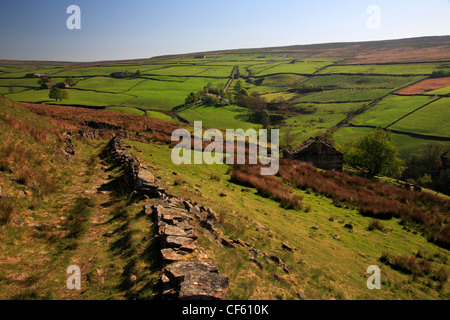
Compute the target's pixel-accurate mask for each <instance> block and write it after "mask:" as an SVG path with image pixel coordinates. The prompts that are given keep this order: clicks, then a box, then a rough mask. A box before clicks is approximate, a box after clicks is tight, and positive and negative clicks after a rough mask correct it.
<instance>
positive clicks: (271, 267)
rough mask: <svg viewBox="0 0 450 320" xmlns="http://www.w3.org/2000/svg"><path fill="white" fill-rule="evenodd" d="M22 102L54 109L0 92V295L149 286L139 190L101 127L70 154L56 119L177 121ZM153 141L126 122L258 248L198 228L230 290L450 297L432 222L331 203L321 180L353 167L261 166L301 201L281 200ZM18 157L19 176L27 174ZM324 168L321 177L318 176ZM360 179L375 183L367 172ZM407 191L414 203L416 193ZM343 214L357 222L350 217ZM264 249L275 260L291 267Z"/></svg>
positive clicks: (152, 244) (143, 153)
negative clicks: (301, 177) (183, 161)
mask: <svg viewBox="0 0 450 320" xmlns="http://www.w3.org/2000/svg"><path fill="white" fill-rule="evenodd" d="M27 108H29V109H30V110H35V112H37V113H39V114H42V115H45V117H46V118H47V119H53V120H52V121H49V120H45V119H44V118H41V117H40V116H37V115H36V114H34V113H32V112H30V111H28V109H26V108H24V107H23V106H22V105H20V104H18V103H15V102H12V101H11V100H9V99H6V98H1V101H0V125H1V126H2V129H3V130H1V131H0V134H1V135H2V136H1V137H2V139H1V141H2V145H1V146H2V147H1V149H0V159H1V160H2V167H1V168H0V185H1V189H2V191H4V193H5V194H6V197H1V200H0V213H1V217H2V219H3V220H2V221H1V224H0V248H1V250H0V286H1V288H2V290H1V292H0V298H2V299H11V298H13V299H101V300H104V299H158V298H159V296H160V293H161V292H160V287H159V285H158V283H159V282H158V280H159V279H160V276H161V269H162V265H161V259H160V256H159V253H158V252H159V249H158V248H159V247H158V241H156V240H155V237H154V236H155V235H154V234H153V232H154V231H153V230H154V228H152V226H153V223H154V221H153V220H152V219H151V218H149V217H147V216H145V215H143V214H142V208H143V207H144V204H145V203H147V200H144V199H139V198H136V197H134V196H132V195H130V194H128V193H127V192H125V190H124V189H123V188H122V186H123V182H122V180H121V179H120V177H121V175H122V172H121V169H120V168H118V167H117V166H113V165H112V163H111V162H110V160H109V159H108V153H107V152H106V151H105V150H106V145H107V142H108V140H107V139H98V140H88V139H81V138H74V139H73V143H74V149H75V156H68V155H67V154H65V153H64V152H63V149H64V136H63V133H64V132H65V131H66V130H67V129H65V127H71V128H74V127H75V128H78V127H79V125H80V124H81V123H82V122H84V121H90V120H95V119H101V120H102V121H106V122H109V123H113V124H116V125H121V126H125V127H127V128H129V129H130V131H134V130H140V129H139V128H142V126H141V124H140V122H139V121H144V120H145V121H146V123H147V125H148V126H150V127H151V128H152V129H153V130H162V131H163V132H164V130H165V129H167V130H166V131H167V134H169V133H170V132H171V130H172V129H173V128H175V127H177V126H179V125H177V124H176V123H174V122H173V121H172V122H163V121H161V120H158V119H151V118H144V117H142V116H140V115H136V114H125V113H118V112H111V111H106V110H87V109H82V110H80V109H78V108H70V107H59V106H54V108H55V110H49V109H48V108H47V109H46V107H45V106H40V107H38V106H31V105H29V106H28V105H27ZM139 119H143V120H139ZM213 120H214V118H213V117H211V121H213ZM55 123H58V124H55ZM172 126H173V127H172ZM72 130H73V129H72ZM43 133H45V135H44V134H43ZM109 136H112V133H109ZM157 141H166V140H164V139H161V137H160V136H158V133H157V132H156V131H153V133H140V135H135V134H134V133H132V134H131V136H130V140H129V141H128V143H129V145H130V146H131V148H130V149H129V150H130V151H131V152H132V153H134V154H135V155H137V156H139V157H140V158H141V159H142V160H143V164H144V165H145V166H147V167H148V168H149V169H150V170H151V171H152V172H153V173H154V174H155V176H158V177H159V178H160V179H161V180H162V181H163V183H164V187H165V188H166V189H167V192H169V193H171V194H174V195H177V196H181V197H184V198H187V199H191V200H192V201H193V202H197V203H199V204H201V205H203V206H205V207H211V208H213V209H214V210H215V211H216V212H217V214H218V218H219V222H220V224H221V225H222V227H221V230H222V231H223V233H224V234H225V236H227V237H229V238H231V239H233V240H242V241H244V242H247V243H249V244H251V245H252V246H253V247H254V248H255V249H256V250H257V251H255V252H258V253H257V255H256V258H254V257H253V256H252V255H251V254H250V253H249V251H248V250H247V249H245V248H243V247H240V246H238V247H237V248H234V249H232V248H226V247H223V246H221V245H219V244H218V243H217V241H216V240H214V239H212V238H211V236H210V235H208V233H204V232H199V239H198V241H199V245H200V247H201V248H202V249H201V252H200V253H201V256H202V257H203V259H205V260H207V261H210V262H212V263H213V264H214V265H216V266H217V267H218V268H219V270H220V273H221V274H225V275H226V276H228V277H229V278H230V292H229V298H230V299H292V300H295V299H299V297H300V296H299V293H302V295H303V296H306V298H307V299H332V298H333V299H448V298H449V287H448V280H447V278H448V276H446V275H447V274H448V272H449V271H450V270H449V265H448V250H447V249H444V248H443V247H442V246H441V247H440V246H438V245H436V244H435V243H433V242H430V241H427V237H428V232H429V230H428V229H427V228H422V227H423V226H424V225H423V224H422V225H421V224H419V225H415V224H412V223H411V222H407V223H404V222H402V221H404V217H403V216H395V215H394V216H393V217H392V218H391V219H388V220H381V221H379V220H374V219H376V218H378V219H381V218H380V217H378V216H375V217H369V216H367V215H363V214H361V213H362V212H361V207H360V206H359V204H357V203H356V204H355V203H352V202H350V201H349V200H345V201H341V202H336V199H334V198H333V196H332V195H331V194H328V193H326V192H324V191H321V190H319V189H317V188H316V187H320V186H321V187H323V188H326V187H330V188H331V189H332V190H335V191H339V190H341V189H340V188H337V187H334V185H333V183H335V182H333V181H335V180H333V179H337V178H339V179H349V180H348V181H353V180H354V182H355V183H356V182H357V181H360V180H358V178H356V177H354V178H352V177H350V176H346V175H343V176H342V177H341V176H340V175H338V176H337V178H336V177H334V176H333V175H332V174H331V175H329V174H327V173H323V172H320V171H317V170H315V169H313V168H311V166H308V165H306V166H304V167H303V165H301V168H306V169H307V170H310V171H308V172H309V173H308V174H312V176H311V177H310V178H308V179H306V180H305V181H308V183H311V184H310V185H309V186H306V187H302V186H301V185H296V184H293V182H292V181H294V180H291V178H290V177H288V176H286V175H284V174H286V172H289V171H283V170H282V171H280V172H281V173H282V175H280V176H276V177H272V178H270V179H271V180H270V181H271V183H276V185H275V187H273V186H271V185H267V186H268V187H269V189H270V190H271V191H270V192H276V191H277V190H286V192H288V194H289V196H292V197H294V196H295V198H296V199H298V200H299V201H300V203H301V206H299V207H296V209H287V208H286V206H285V205H283V204H282V203H280V199H279V198H276V197H272V196H271V193H270V192H269V193H263V192H262V191H261V189H258V188H259V187H258V186H256V187H255V186H252V185H246V184H243V183H242V182H238V181H236V180H233V179H232V174H233V171H234V170H233V168H232V167H229V166H227V165H211V166H203V165H181V166H176V165H174V164H173V162H172V161H171V158H170V155H171V150H172V149H171V147H170V146H168V145H167V144H165V143H160V142H157ZM25 168H26V169H28V170H29V174H28V175H22V173H23V172H24V171H23V169H25ZM283 168H288V169H289V170H291V169H292V170H294V171H293V172H302V170H303V169H301V170H300V168H299V169H298V170H297V169H295V166H290V165H289V166H287V167H286V166H284V167H283ZM43 177H45V178H43ZM319 177H321V179H325V180H324V181H323V182H321V183H319V184H317V185H314V184H313V183H314V181H315V180H314V179H318V178H319ZM46 179H47V180H46ZM346 184H347V185H348V189H346V190H347V191H346V192H368V191H367V190H365V189H362V187H358V184H354V185H352V184H351V183H350V182H346ZM363 184H367V185H368V186H369V187H368V188H369V189H370V188H372V184H371V182H370V183H369V182H364V181H363ZM373 186H374V187H373V188H374V190H377V188H378V187H379V186H382V187H383V188H391V187H392V188H395V187H393V186H391V185H385V184H380V185H378V184H376V183H375V184H374V185H373ZM375 186H376V187H375ZM323 190H325V189H323ZM380 190H381V189H380ZM383 190H384V189H383ZM389 190H390V189H389ZM395 190H397V189H395ZM371 192H373V191H371ZM376 192H378V193H377V194H373V197H374V198H373V199H374V200H376V201H381V202H382V201H386V200H383V199H384V198H385V197H390V196H392V194H397V192H398V195H399V196H400V195H401V194H403V193H401V192H400V191H395V192H388V194H389V196H386V195H383V194H382V191H376ZM405 192H406V191H405ZM407 194H408V195H409V193H407ZM412 196H413V193H412V191H411V197H412ZM411 199H414V197H412V198H411ZM411 199H409V200H408V202H409V203H410V205H411V208H412V209H413V208H416V207H415V206H424V204H416V203H415V202H414V201H415V200H411ZM391 200H392V199H391ZM397 200H398V201H402V200H401V198H398V199H397ZM397 200H396V201H397ZM432 201H435V203H434V205H430V204H426V205H425V206H426V207H427V208H432V207H433V206H435V207H436V208H438V207H439V208H441V209H442V210H448V205H447V207H446V208H447V209H444V208H445V207H442V206H443V203H444V202H443V201H444V200H432ZM424 210H425V209H424ZM428 210H432V209H426V212H428ZM433 210H434V209H433ZM430 212H433V211H430ZM441 213H442V214H444V211H441ZM350 224H351V225H352V232H350V230H349V229H348V228H346V227H345V225H350ZM438 231H439V230H438ZM282 243H284V244H286V245H287V246H288V247H290V248H291V249H292V250H293V251H292V252H291V251H288V250H286V249H284V248H283V245H282ZM258 250H259V251H258ZM264 254H266V255H267V257H269V256H276V257H278V258H279V259H281V260H282V261H283V263H284V264H285V266H287V268H288V270H289V273H288V272H286V270H283V268H281V267H280V266H279V265H277V264H276V263H274V262H273V261H272V260H271V259H270V258H265V257H264ZM405 261H407V262H405ZM70 265H79V266H80V267H81V270H82V274H83V278H82V283H83V286H82V288H83V289H82V290H81V291H69V290H67V288H66V280H67V277H68V275H67V274H66V269H67V267H68V266H70ZM370 265H379V266H380V267H381V268H382V290H380V291H378V290H376V291H370V290H368V289H367V287H366V280H367V278H368V275H367V274H365V271H366V270H367V268H368V266H370ZM424 266H425V267H426V268H425V267H424Z"/></svg>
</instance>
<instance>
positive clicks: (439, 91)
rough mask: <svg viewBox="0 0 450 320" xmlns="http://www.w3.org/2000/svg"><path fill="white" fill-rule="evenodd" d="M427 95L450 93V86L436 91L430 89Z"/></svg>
mask: <svg viewBox="0 0 450 320" xmlns="http://www.w3.org/2000/svg"><path fill="white" fill-rule="evenodd" d="M425 94H427V95H449V94H450V86H447V87H444V88H440V89H437V90H434V91H429V92H427V93H425Z"/></svg>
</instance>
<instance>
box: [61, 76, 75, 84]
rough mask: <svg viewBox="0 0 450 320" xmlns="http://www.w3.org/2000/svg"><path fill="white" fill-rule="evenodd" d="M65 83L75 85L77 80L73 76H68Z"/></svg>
mask: <svg viewBox="0 0 450 320" xmlns="http://www.w3.org/2000/svg"><path fill="white" fill-rule="evenodd" d="M64 83H67V84H68V85H69V86H73V85H74V84H75V80H73V78H72V77H67V78H66V80H65V81H64Z"/></svg>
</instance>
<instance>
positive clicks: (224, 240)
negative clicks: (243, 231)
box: [220, 237, 236, 249]
mask: <svg viewBox="0 0 450 320" xmlns="http://www.w3.org/2000/svg"><path fill="white" fill-rule="evenodd" d="M220 244H221V245H223V246H224V247H227V248H233V249H235V248H236V245H235V244H234V243H233V241H232V240H230V239H227V238H223V237H222V238H220Z"/></svg>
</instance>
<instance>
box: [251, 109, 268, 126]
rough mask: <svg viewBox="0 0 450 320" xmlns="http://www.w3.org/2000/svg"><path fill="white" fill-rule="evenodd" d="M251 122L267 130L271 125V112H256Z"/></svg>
mask: <svg viewBox="0 0 450 320" xmlns="http://www.w3.org/2000/svg"><path fill="white" fill-rule="evenodd" d="M250 121H251V122H253V123H258V124H262V126H263V127H264V128H267V127H268V126H269V125H270V115H269V112H267V110H255V111H253V112H252V113H251V115H250Z"/></svg>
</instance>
